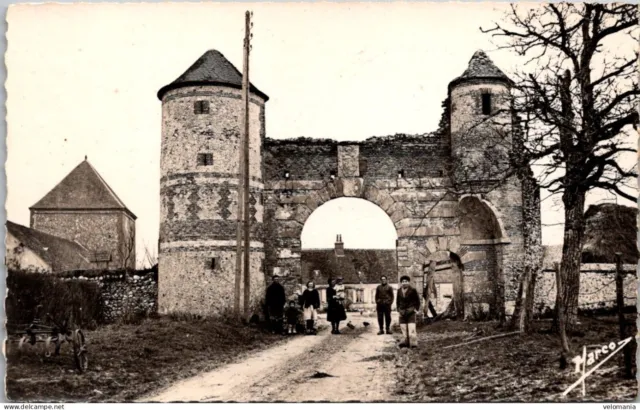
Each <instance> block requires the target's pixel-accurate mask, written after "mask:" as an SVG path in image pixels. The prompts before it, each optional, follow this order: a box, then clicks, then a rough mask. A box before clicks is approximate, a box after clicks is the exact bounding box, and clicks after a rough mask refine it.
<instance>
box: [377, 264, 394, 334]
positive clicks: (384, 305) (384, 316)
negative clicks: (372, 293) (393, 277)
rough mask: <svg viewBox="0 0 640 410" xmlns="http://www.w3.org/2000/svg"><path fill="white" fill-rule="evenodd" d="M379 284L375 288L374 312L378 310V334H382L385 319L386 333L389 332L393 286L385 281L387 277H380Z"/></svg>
mask: <svg viewBox="0 0 640 410" xmlns="http://www.w3.org/2000/svg"><path fill="white" fill-rule="evenodd" d="M380 283H381V284H380V285H378V287H377V288H376V312H378V326H379V328H380V331H378V334H379V335H383V334H384V329H385V327H384V325H385V321H386V329H387V334H388V335H390V334H391V305H393V288H392V287H391V286H390V285H389V284H388V283H387V277H386V276H381V277H380Z"/></svg>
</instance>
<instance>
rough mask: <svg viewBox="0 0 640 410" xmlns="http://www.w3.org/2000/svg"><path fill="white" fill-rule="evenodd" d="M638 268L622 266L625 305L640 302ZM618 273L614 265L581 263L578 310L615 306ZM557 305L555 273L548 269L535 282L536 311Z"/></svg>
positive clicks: (540, 311) (549, 308) (543, 310)
mask: <svg viewBox="0 0 640 410" xmlns="http://www.w3.org/2000/svg"><path fill="white" fill-rule="evenodd" d="M636 269H637V266H636V265H623V272H624V281H623V289H624V301H625V306H635V305H636V303H637V289H638V282H637V277H636V275H635V272H636ZM615 279H616V272H615V265H614V264H582V266H581V268H580V296H579V298H578V309H584V310H592V309H600V308H611V307H614V306H616V282H615ZM555 303H556V274H555V272H554V271H553V269H551V268H549V267H546V268H545V269H544V270H543V271H542V273H541V274H540V275H539V276H538V278H537V280H536V289H535V298H534V311H535V312H537V313H543V312H545V311H546V310H552V309H553V308H554V307H555Z"/></svg>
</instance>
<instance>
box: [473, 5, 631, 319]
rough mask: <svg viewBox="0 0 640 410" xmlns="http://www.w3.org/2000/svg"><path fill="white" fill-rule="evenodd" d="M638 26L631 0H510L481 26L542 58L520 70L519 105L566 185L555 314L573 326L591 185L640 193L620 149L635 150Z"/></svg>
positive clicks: (542, 159) (536, 158)
mask: <svg viewBox="0 0 640 410" xmlns="http://www.w3.org/2000/svg"><path fill="white" fill-rule="evenodd" d="M637 26H638V18H637V8H636V6H634V5H631V4H582V3H558V4H545V5H535V6H531V5H527V6H525V5H522V6H516V5H512V7H511V10H510V12H509V13H508V14H507V16H506V18H505V21H504V22H503V23H500V24H496V25H495V27H492V28H490V29H487V30H482V31H483V32H485V33H491V34H492V35H493V36H495V37H497V38H498V39H503V40H505V42H504V44H501V45H500V48H508V49H512V50H514V51H515V52H516V53H517V54H519V55H521V56H527V57H530V60H529V62H533V63H534V65H535V68H534V69H533V70H531V71H530V72H522V73H519V75H518V78H517V80H516V83H517V86H516V93H515V96H514V106H515V109H516V110H517V111H518V112H520V113H522V116H521V117H520V124H521V126H522V130H523V134H524V141H525V143H526V145H525V147H524V148H525V155H524V156H525V157H526V160H527V161H530V162H534V163H535V165H536V166H539V167H540V169H541V172H540V183H541V186H542V187H543V188H546V189H548V190H549V191H550V192H552V193H561V194H562V202H563V204H564V214H565V215H564V216H565V224H564V246H563V257H562V263H561V266H560V269H559V275H560V276H561V278H560V279H561V280H560V281H558V283H561V285H562V289H558V299H557V302H561V303H557V302H556V306H564V308H563V309H557V314H558V315H561V319H563V322H565V323H566V324H567V326H568V328H569V329H570V328H571V326H572V325H573V324H575V322H576V317H577V308H578V294H579V284H580V282H579V273H580V258H581V250H582V243H583V235H584V222H585V218H584V206H585V196H586V193H587V192H588V191H589V190H592V189H598V188H599V189H603V190H607V191H610V192H613V193H615V194H617V195H618V196H620V197H622V198H626V199H628V200H630V201H634V202H635V201H636V197H635V193H634V192H633V188H632V187H631V186H630V182H631V181H632V179H633V178H636V177H637V173H636V172H635V171H634V170H633V168H625V167H624V166H623V165H622V164H621V163H620V155H621V154H622V153H625V152H635V149H634V148H633V147H631V146H630V144H628V143H626V142H625V141H624V137H625V136H628V134H629V133H630V132H631V130H630V128H631V126H635V125H636V124H637V122H638V113H637V111H636V108H637V95H638V94H639V91H638V82H637V78H636V77H637V76H636V73H635V68H634V66H635V63H636V61H637V59H638V53H637V51H636V50H637V46H636V45H637V41H638V27H637ZM632 42H635V43H632ZM625 44H627V45H628V47H625ZM525 67H526V66H525ZM561 299H562V300H561Z"/></svg>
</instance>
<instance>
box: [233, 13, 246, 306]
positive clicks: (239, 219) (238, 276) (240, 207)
mask: <svg viewBox="0 0 640 410" xmlns="http://www.w3.org/2000/svg"><path fill="white" fill-rule="evenodd" d="M245 29H246V18H245ZM242 48H243V52H244V59H245V60H246V56H247V49H248V30H246V32H245V37H244V41H243V45H242ZM242 86H243V96H244V76H243V78H242ZM245 120H246V119H245V116H244V115H243V116H242V120H241V121H242V130H241V131H240V140H239V141H238V152H239V161H238V185H237V188H236V189H237V192H238V211H237V215H236V223H237V227H236V276H235V290H234V299H233V312H234V314H235V315H236V316H237V317H238V318H239V317H240V316H241V315H240V292H241V287H242V286H241V283H242V249H243V244H242V233H243V220H244V219H243V211H244V200H243V198H244V146H245V133H244V129H245V124H244V122H245Z"/></svg>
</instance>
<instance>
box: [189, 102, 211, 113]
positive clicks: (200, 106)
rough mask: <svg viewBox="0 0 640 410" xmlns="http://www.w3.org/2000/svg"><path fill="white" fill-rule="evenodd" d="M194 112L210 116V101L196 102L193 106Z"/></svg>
mask: <svg viewBox="0 0 640 410" xmlns="http://www.w3.org/2000/svg"><path fill="white" fill-rule="evenodd" d="M193 112H194V113H196V114H209V101H205V100H200V101H196V102H195V103H194V105H193Z"/></svg>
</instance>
